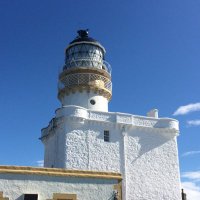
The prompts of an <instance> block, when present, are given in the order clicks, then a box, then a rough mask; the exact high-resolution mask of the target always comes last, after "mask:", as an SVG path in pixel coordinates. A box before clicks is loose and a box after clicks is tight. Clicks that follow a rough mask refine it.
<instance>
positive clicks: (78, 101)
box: [62, 91, 108, 112]
mask: <svg viewBox="0 0 200 200" xmlns="http://www.w3.org/2000/svg"><path fill="white" fill-rule="evenodd" d="M91 100H94V101H95V104H94V105H92V104H91V103H90V101H91ZM62 105H63V106H66V105H73V106H74V105H75V106H81V107H84V108H87V109H90V110H96V111H104V112H107V111H108V100H107V99H106V98H105V97H104V96H102V95H99V94H97V93H95V92H93V91H90V92H87V91H82V92H75V93H71V94H70V95H66V96H64V98H63V99H62Z"/></svg>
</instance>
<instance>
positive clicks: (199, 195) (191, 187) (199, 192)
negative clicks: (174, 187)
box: [182, 182, 200, 200]
mask: <svg viewBox="0 0 200 200" xmlns="http://www.w3.org/2000/svg"><path fill="white" fill-rule="evenodd" d="M182 188H183V189H184V192H185V193H186V195H187V200H200V186H198V185H197V184H196V183H193V182H182Z"/></svg>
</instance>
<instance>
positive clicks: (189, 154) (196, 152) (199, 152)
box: [182, 151, 200, 156]
mask: <svg viewBox="0 0 200 200" xmlns="http://www.w3.org/2000/svg"><path fill="white" fill-rule="evenodd" d="M195 154H200V151H188V152H185V153H183V154H182V156H192V155H195Z"/></svg>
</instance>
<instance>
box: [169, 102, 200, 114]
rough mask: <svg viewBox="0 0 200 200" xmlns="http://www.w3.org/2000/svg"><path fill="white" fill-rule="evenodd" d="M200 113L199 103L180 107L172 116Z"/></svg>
mask: <svg viewBox="0 0 200 200" xmlns="http://www.w3.org/2000/svg"><path fill="white" fill-rule="evenodd" d="M195 111H200V103H193V104H188V105H185V106H180V107H179V108H178V109H177V110H176V111H175V112H174V114H173V115H186V114H188V113H190V112H195Z"/></svg>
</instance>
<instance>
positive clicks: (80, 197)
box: [0, 173, 117, 200]
mask: <svg viewBox="0 0 200 200" xmlns="http://www.w3.org/2000/svg"><path fill="white" fill-rule="evenodd" d="M115 184H117V180H112V179H95V178H75V177H59V176H44V175H27V174H8V173H3V174H2V173H0V191H3V195H4V197H8V198H9V200H24V194H38V200H47V199H53V194H54V193H68V194H76V195H77V200H99V197H100V196H101V199H102V200H103V199H106V200H107V199H109V198H111V197H112V195H113V191H114V189H113V185H115Z"/></svg>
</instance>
